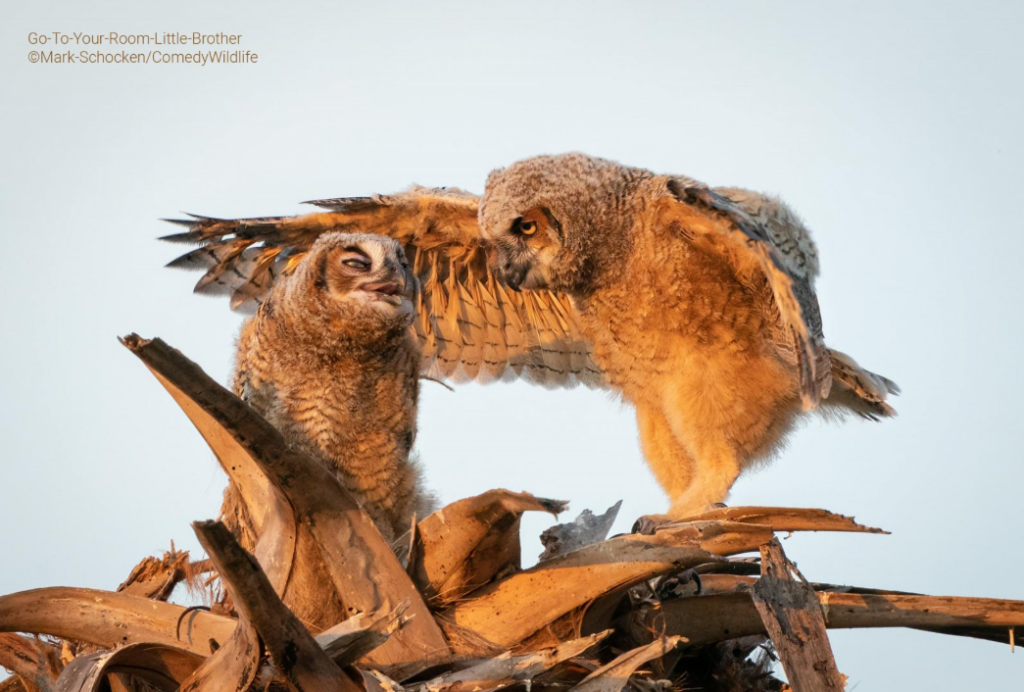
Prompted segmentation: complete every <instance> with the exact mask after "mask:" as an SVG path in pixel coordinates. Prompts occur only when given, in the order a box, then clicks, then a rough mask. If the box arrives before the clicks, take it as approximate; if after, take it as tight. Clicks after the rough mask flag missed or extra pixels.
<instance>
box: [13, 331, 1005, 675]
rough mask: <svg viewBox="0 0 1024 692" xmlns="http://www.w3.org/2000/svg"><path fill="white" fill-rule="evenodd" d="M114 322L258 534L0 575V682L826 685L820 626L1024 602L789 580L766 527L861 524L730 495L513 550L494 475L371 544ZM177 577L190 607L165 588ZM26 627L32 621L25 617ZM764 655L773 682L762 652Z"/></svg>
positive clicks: (987, 625) (331, 497) (213, 527)
mask: <svg viewBox="0 0 1024 692" xmlns="http://www.w3.org/2000/svg"><path fill="white" fill-rule="evenodd" d="M123 343H124V344H125V345H126V346H127V347H128V348H129V349H130V350H131V351H132V352H133V353H134V354H135V355H136V356H138V357H139V358H140V359H141V360H142V362H143V363H145V365H146V366H147V367H148V368H149V369H150V371H151V372H152V373H153V374H154V375H155V376H156V377H157V379H158V380H159V381H160V383H161V384H162V385H163V386H164V387H165V388H166V389H167V391H168V392H169V393H170V394H171V396H172V397H173V398H174V399H175V401H176V402H177V403H178V404H179V405H180V406H181V408H182V409H183V411H184V412H185V413H186V415H188V417H189V418H190V419H191V420H192V422H193V423H194V424H195V426H196V428H197V429H198V430H199V432H200V433H201V434H202V435H203V437H204V438H205V439H206V441H207V442H208V443H209V445H210V447H211V448H212V449H213V451H214V453H215V454H216V456H217V458H218V460H219V461H220V463H221V465H222V466H223V468H224V470H225V471H226V472H227V473H228V475H229V476H230V477H231V480H232V482H233V483H234V484H235V486H236V487H237V488H238V489H239V492H240V494H241V496H242V498H243V500H244V501H245V503H246V505H247V506H248V507H250V508H251V509H253V521H254V525H255V526H256V528H257V533H258V535H259V539H258V541H257V543H256V547H255V549H254V551H253V553H252V554H250V553H249V552H246V551H245V550H244V549H243V548H242V547H241V546H240V545H239V543H238V541H237V540H236V538H235V537H234V536H233V535H232V534H231V532H230V531H228V529H227V528H226V527H225V526H224V525H223V524H222V523H220V522H216V521H201V522H196V523H195V524H193V529H194V530H195V532H196V535H197V536H198V538H199V541H200V543H201V544H202V546H203V547H204V549H205V550H206V552H207V554H208V555H209V559H207V560H202V561H199V562H192V561H190V559H189V556H188V554H187V553H185V552H181V551H175V550H173V546H172V550H171V551H170V552H168V553H166V554H165V555H164V556H163V557H162V558H153V557H150V558H146V559H145V560H143V561H142V562H141V563H140V564H139V565H138V566H137V567H136V568H135V569H134V570H133V572H132V573H131V575H130V576H129V577H128V579H127V580H126V581H125V583H123V584H121V586H120V587H119V588H118V589H117V591H97V590H90V589H78V588H47V589H37V590H33V591H26V592H22V593H16V594H11V595H9V596H3V597H0V632H3V633H4V634H0V665H2V666H3V667H5V668H7V669H9V670H11V671H12V672H13V673H14V675H13V676H12V677H11V678H9V679H8V680H7V681H6V682H3V683H0V692H15V691H19V692H21V691H24V692H37V691H39V692H48V691H50V690H54V691H67V692H71V691H74V692H99V691H101V690H112V691H119V690H140V691H152V690H158V691H167V692H170V691H172V690H188V691H190V692H191V691H204V692H206V691H208V692H226V691H229V690H235V691H237V692H241V691H243V690H251V689H255V690H305V691H307V692H314V691H316V692H319V691H324V692H327V691H336V692H406V691H407V692H470V691H479V692H490V691H492V690H498V689H501V688H506V687H518V688H523V689H525V690H528V691H529V690H534V689H536V690H542V691H544V692H546V691H548V690H551V691H552V692H553V691H555V690H575V691H578V692H620V691H621V690H624V689H629V690H630V691H631V692H667V691H668V690H710V691H714V690H718V691H723V692H731V691H733V690H749V691H754V692H756V691H760V690H783V689H794V690H803V691H811V690H814V691H817V690H841V689H843V686H844V683H845V677H844V676H843V675H842V674H841V673H839V671H838V670H837V668H836V664H835V661H834V659H833V657H832V651H831V648H830V646H829V641H828V636H827V632H826V630H827V628H835V627H840V628H857V627H910V628H915V629H921V630H928V631H932V632H939V633H944V634H949V635H957V636H967V637H975V638H981V639H988V640H992V641H997V642H1007V641H1008V642H1009V643H1010V644H1011V646H1012V645H1013V637H1014V628H1015V627H1020V626H1024V602H1018V601H1006V600H995V599H982V598H949V597H933V596H923V595H919V594H908V593H899V592H893V591H884V590H878V589H861V588H854V587H847V586H836V585H828V584H815V583H810V582H808V581H807V580H806V579H804V577H803V576H802V575H801V574H800V573H799V572H798V571H797V570H796V568H795V567H794V565H793V564H792V563H791V562H789V560H788V559H787V557H786V555H785V553H784V552H783V550H782V547H781V545H780V543H779V541H778V540H777V539H776V537H775V534H776V533H777V532H792V531H855V532H867V533H883V532H882V531H880V530H879V529H874V528H871V527H867V526H862V525H860V524H858V523H856V522H855V521H854V520H853V519H852V518H850V517H845V516H841V515H838V514H833V513H831V512H827V511H824V510H818V509H787V508H770V507H733V508H723V509H720V510H715V511H713V512H709V513H707V514H704V515H701V516H697V517H693V518H691V519H689V520H687V521H683V522H678V523H675V524H670V525H667V526H662V527H659V529H658V530H657V531H656V532H655V533H654V534H653V535H638V534H630V535H622V536H615V537H612V538H606V535H607V533H608V530H609V527H610V526H611V523H612V521H613V520H614V517H615V512H617V510H618V507H617V506H616V507H613V508H611V509H610V510H609V512H607V513H605V514H604V515H600V516H594V515H592V514H590V513H588V512H585V513H584V514H583V515H581V516H580V517H579V518H578V519H577V520H576V521H575V522H572V523H569V524H562V525H559V526H556V527H554V528H552V529H549V530H548V531H546V532H545V534H544V536H543V537H542V540H543V542H544V544H545V546H546V548H545V552H544V555H543V556H542V558H541V561H540V562H539V563H538V564H536V565H535V566H533V567H530V568H529V569H523V568H522V567H521V564H520V545H519V523H520V517H521V516H522V514H523V513H524V512H528V511H541V512H550V513H553V514H558V513H559V512H561V511H562V510H563V509H564V507H565V505H564V503H562V502H558V501H555V500H548V499H544V498H538V497H534V496H532V495H529V494H526V493H515V492H510V491H507V490H492V491H490V492H487V493H484V494H482V495H478V496H476V497H470V498H467V499H464V500H460V501H458V502H455V503H453V504H451V505H448V506H447V507H445V508H443V509H441V510H439V511H437V512H435V513H434V514H432V515H431V516H429V517H427V518H426V519H424V520H422V521H420V522H419V523H417V524H415V525H414V526H412V527H410V531H409V532H408V534H407V535H406V536H404V537H403V538H402V539H401V540H400V541H399V543H398V544H396V545H394V546H391V545H388V544H386V543H385V541H384V539H383V538H382V537H381V536H380V534H379V533H378V532H377V530H376V528H375V527H374V525H373V523H372V522H371V521H370V519H369V518H368V517H367V516H366V514H365V513H363V512H362V510H361V509H360V508H359V506H358V505H357V504H356V503H355V501H354V500H353V499H352V498H351V496H349V495H348V494H347V493H346V491H345V490H344V488H342V486H341V485H340V484H339V483H338V482H337V480H336V479H335V478H334V477H333V476H332V475H331V474H330V473H328V472H327V471H326V469H324V468H323V467H322V466H320V465H319V464H317V463H316V462H314V461H313V460H311V459H310V458H309V457H307V456H305V455H304V454H302V453H301V452H299V451H297V450H295V449H292V448H289V447H288V446H287V445H286V444H285V442H284V440H283V439H282V437H281V435H280V434H279V433H278V432H277V431H276V430H275V429H274V428H273V427H272V426H271V425H269V424H268V423H267V422H266V421H265V420H263V419H262V418H261V417H260V416H259V415H257V414H256V413H255V412H253V411H252V410H251V409H250V408H249V407H248V406H247V405H246V404H245V403H244V402H242V401H241V400H239V399H238V398H236V397H235V396H234V395H233V394H231V393H230V392H229V391H227V390H226V389H224V388H223V387H221V386H220V385H219V384H217V383H216V382H215V381H213V380H212V379H211V378H209V377H208V376H207V375H206V374H205V373H204V372H203V371H202V370H201V369H200V368H199V367H198V366H197V365H196V364H195V363H192V362H191V361H189V360H188V359H187V358H185V357H184V356H183V355H182V354H181V353H179V352H178V351H176V350H174V349H172V348H170V347H169V346H167V345H166V344H165V343H163V342H162V341H160V340H159V339H154V340H152V341H148V340H144V339H141V338H139V337H137V336H135V335H131V336H129V337H126V338H125V339H124V340H123ZM180 583H186V584H189V585H191V587H192V588H193V589H195V590H197V591H202V590H208V591H209V592H208V593H207V594H206V595H207V602H208V603H209V604H210V605H209V607H185V606H180V605H175V604H171V603H168V602H167V599H168V598H169V596H170V594H171V592H172V590H174V588H175V587H176V586H177V585H178V584H180ZM27 635H32V636H27ZM776 661H781V663H782V667H783V668H784V670H785V672H786V676H787V678H788V680H789V685H790V686H791V688H790V687H788V686H787V685H785V684H783V683H782V682H781V681H780V680H778V679H777V678H776V677H774V675H773V674H772V671H773V669H774V668H775V662H776Z"/></svg>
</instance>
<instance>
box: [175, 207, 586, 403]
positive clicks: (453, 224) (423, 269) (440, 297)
mask: <svg viewBox="0 0 1024 692" xmlns="http://www.w3.org/2000/svg"><path fill="white" fill-rule="evenodd" d="M478 203H479V199H478V198H477V197H476V196H475V195H472V194H469V193H467V192H464V191H462V190H459V189H456V188H437V189H428V188H422V187H413V188H410V189H409V190H406V191H405V192H400V193H397V194H394V195H373V196H370V197H339V198H333V199H322V200H315V201H311V202H308V204H312V205H315V206H317V207H320V208H321V209H323V210H324V211H318V212H315V213H312V214H305V215H302V216H265V217H255V218H245V219H219V218H214V217H207V216H198V215H192V214H190V215H189V216H190V218H188V219H168V220H169V221H171V222H172V223H175V224H178V225H181V226H184V227H185V228H186V229H187V231H185V232H183V233H175V234H172V235H169V236H165V237H164V238H162V239H163V240H166V241H168V242H174V243H185V244H191V245H196V246H198V247H196V248H195V249H193V250H192V251H190V252H188V253H186V254H184V255H182V256H181V257H179V258H178V259H176V260H174V261H172V262H171V263H170V265H169V266H173V267H179V268H186V269H198V270H203V271H204V272H205V273H204V275H203V277H202V278H201V279H200V280H199V283H198V284H197V285H196V289H195V290H196V292H197V293H206V294H217V295H224V294H226V295H229V296H231V307H232V308H233V309H242V310H251V309H253V308H254V307H255V306H256V305H258V304H259V303H260V302H261V301H262V300H263V299H264V298H265V297H266V295H267V294H268V293H269V291H270V290H271V288H272V286H273V284H274V281H275V280H276V279H277V277H279V276H282V275H286V274H288V273H290V272H291V271H292V270H294V268H295V267H296V265H297V264H298V262H299V261H301V259H302V257H303V256H304V255H305V253H306V252H307V251H308V249H309V248H310V246H312V244H313V243H314V242H315V241H316V239H317V238H318V237H319V236H320V235H321V234H323V233H326V232H330V231H341V232H347V233H372V234H378V235H387V236H391V237H393V238H395V239H396V240H398V241H399V242H401V243H402V244H403V245H404V246H405V249H406V253H407V255H408V258H409V261H410V264H411V265H412V268H413V272H414V273H415V274H416V276H417V277H418V279H419V281H420V286H421V290H420V292H419V293H418V295H417V297H416V308H417V316H416V319H415V321H414V324H413V329H414V330H415V332H416V334H417V336H418V337H419V340H420V343H421V344H422V346H423V352H424V362H423V368H422V369H423V372H424V373H425V374H426V375H428V376H430V377H436V378H439V379H454V380H476V381H480V382H487V381H491V380H495V379H500V380H508V379H514V378H516V377H522V378H524V379H527V380H530V381H533V382H539V383H541V384H544V385H545V386H574V385H576V384H579V383H583V384H586V385H588V386H604V385H605V382H604V378H603V376H602V374H601V372H600V370H599V369H598V368H597V367H596V366H595V365H594V363H593V360H592V359H591V357H590V349H589V345H588V344H587V343H586V341H585V340H584V339H583V338H582V336H581V334H580V331H579V327H578V325H577V323H576V317H575V312H574V309H573V308H572V305H571V302H570V301H569V299H568V297H566V296H564V295H558V294H554V293H549V292H536V291H535V292H525V293H516V292H512V291H509V290H507V289H506V287H504V286H502V285H501V284H500V283H499V282H497V281H496V280H495V276H494V274H493V273H492V271H491V269H490V266H489V263H488V247H487V246H486V245H485V243H484V242H483V240H482V239H481V237H480V229H479V225H478V223H477V207H478Z"/></svg>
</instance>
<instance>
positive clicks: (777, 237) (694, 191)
mask: <svg viewBox="0 0 1024 692" xmlns="http://www.w3.org/2000/svg"><path fill="white" fill-rule="evenodd" d="M667 184H668V188H669V190H670V192H671V193H672V195H673V196H674V197H675V201H676V202H677V204H675V205H674V208H673V209H670V210H669V213H670V214H673V215H675V217H676V218H675V219H674V220H675V221H676V222H678V225H679V228H680V230H681V231H682V232H683V233H686V234H687V235H689V236H690V237H691V238H693V239H694V242H697V243H703V244H705V245H707V246H708V247H711V248H714V249H715V250H716V251H719V252H723V253H727V254H728V255H729V256H730V257H731V258H732V260H733V263H734V265H735V266H736V268H737V271H738V275H739V276H740V277H741V279H743V278H747V279H749V280H751V281H755V282H756V281H758V280H766V282H767V285H768V287H769V288H770V289H771V297H772V302H773V304H774V306H775V307H776V309H777V310H778V318H779V325H780V328H781V332H782V334H781V339H780V342H781V343H780V344H779V346H780V348H781V349H782V350H783V352H784V353H785V352H788V353H790V354H791V355H792V358H793V360H794V362H795V363H796V364H797V366H798V368H799V370H800V395H801V399H802V400H803V404H804V408H805V409H806V408H813V407H814V406H817V404H818V402H820V401H821V400H822V399H823V398H825V397H827V396H828V392H829V389H830V388H831V385H832V368H831V365H830V360H829V352H828V349H827V348H826V347H825V339H824V335H823V334H822V329H821V313H820V312H819V310H818V299H817V296H816V295H815V293H814V279H815V278H816V277H817V274H818V257H817V251H816V249H815V247H814V244H813V242H812V241H811V238H810V233H809V232H808V231H807V229H806V228H805V227H804V226H803V224H802V223H801V222H800V220H799V219H798V218H797V217H796V215H795V214H793V212H792V211H791V210H790V209H789V208H788V207H786V206H785V205H784V204H782V203H781V202H780V201H778V200H776V199H774V198H771V197H767V196H764V195H758V194H757V193H753V192H749V191H746V190H738V189H732V188H718V189H712V188H709V187H707V186H706V185H704V184H703V183H698V182H697V181H694V180H690V179H687V178H672V179H669V181H668V183H667ZM762 277H763V279H762Z"/></svg>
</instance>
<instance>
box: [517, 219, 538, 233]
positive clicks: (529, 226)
mask: <svg viewBox="0 0 1024 692" xmlns="http://www.w3.org/2000/svg"><path fill="white" fill-rule="evenodd" d="M516 230H517V231H518V232H519V233H520V234H521V235H533V234H534V233H536V232H537V222H536V221H520V222H519V223H517V224H516Z"/></svg>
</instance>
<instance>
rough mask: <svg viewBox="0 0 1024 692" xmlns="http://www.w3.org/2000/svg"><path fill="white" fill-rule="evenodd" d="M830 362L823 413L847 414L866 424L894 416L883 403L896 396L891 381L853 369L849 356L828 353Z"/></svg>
mask: <svg viewBox="0 0 1024 692" xmlns="http://www.w3.org/2000/svg"><path fill="white" fill-rule="evenodd" d="M829 359H830V360H831V362H832V390H831V392H830V393H829V395H828V399H826V400H825V401H823V402H822V404H823V406H824V408H825V409H826V411H825V412H826V413H828V412H830V411H829V409H832V410H833V411H835V409H840V411H837V412H840V413H843V412H846V411H851V412H853V413H856V414H857V415H858V416H860V417H862V418H867V419H868V420H879V419H880V418H889V417H891V416H895V415H896V411H895V409H893V408H892V407H891V406H889V404H887V403H886V399H887V398H888V396H889V395H890V394H899V393H900V388H899V386H897V384H896V383H895V382H893V381H892V380H890V379H888V378H886V377H882V376H881V375H878V374H876V373H873V372H871V371H870V370H865V369H864V368H862V367H861V366H859V365H857V361H855V360H854V359H853V358H851V357H850V356H848V355H846V354H845V353H842V352H840V351H834V350H832V349H829Z"/></svg>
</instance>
